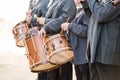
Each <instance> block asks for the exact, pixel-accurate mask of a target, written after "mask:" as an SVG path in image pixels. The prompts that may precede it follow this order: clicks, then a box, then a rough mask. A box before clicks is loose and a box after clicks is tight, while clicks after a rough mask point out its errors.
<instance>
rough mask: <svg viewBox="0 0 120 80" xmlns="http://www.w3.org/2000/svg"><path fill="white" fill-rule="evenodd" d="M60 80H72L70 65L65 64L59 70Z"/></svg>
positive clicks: (68, 63) (69, 63)
mask: <svg viewBox="0 0 120 80" xmlns="http://www.w3.org/2000/svg"><path fill="white" fill-rule="evenodd" d="M59 69H60V80H72V63H71V62H67V63H65V64H63V65H62V66H61V67H60V68H59Z"/></svg>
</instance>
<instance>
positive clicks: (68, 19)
mask: <svg viewBox="0 0 120 80" xmlns="http://www.w3.org/2000/svg"><path fill="white" fill-rule="evenodd" d="M69 21H70V17H68V18H67V20H66V22H69ZM63 32H64V30H61V31H60V34H62V33H63ZM67 33H68V31H67Z"/></svg>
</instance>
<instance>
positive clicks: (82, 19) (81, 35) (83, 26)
mask: <svg viewBox="0 0 120 80" xmlns="http://www.w3.org/2000/svg"><path fill="white" fill-rule="evenodd" d="M76 4H79V5H80V0H76ZM88 24H89V18H88V17H87V16H86V14H85V12H84V10H83V8H82V7H81V5H80V7H79V8H78V9H77V14H76V17H75V18H74V19H73V20H72V21H71V23H63V24H62V25H61V28H62V30H64V31H68V37H69V40H70V43H71V46H72V48H73V51H74V65H75V72H76V78H77V80H90V77H89V65H88V60H87V59H86V48H87V31H88Z"/></svg>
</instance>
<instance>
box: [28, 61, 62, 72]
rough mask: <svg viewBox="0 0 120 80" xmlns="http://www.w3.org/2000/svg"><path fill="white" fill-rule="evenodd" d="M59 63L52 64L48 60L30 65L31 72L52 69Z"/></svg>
mask: <svg viewBox="0 0 120 80" xmlns="http://www.w3.org/2000/svg"><path fill="white" fill-rule="evenodd" d="M59 66H60V65H56V64H52V63H49V62H45V63H44V62H41V63H38V64H36V65H32V66H31V68H30V69H31V72H47V71H50V70H53V69H56V68H58V67H59Z"/></svg>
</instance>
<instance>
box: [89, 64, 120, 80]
mask: <svg viewBox="0 0 120 80" xmlns="http://www.w3.org/2000/svg"><path fill="white" fill-rule="evenodd" d="M90 76H91V80H120V66H117V65H106V64H102V63H97V62H96V63H93V64H90Z"/></svg>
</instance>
